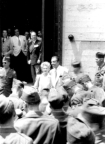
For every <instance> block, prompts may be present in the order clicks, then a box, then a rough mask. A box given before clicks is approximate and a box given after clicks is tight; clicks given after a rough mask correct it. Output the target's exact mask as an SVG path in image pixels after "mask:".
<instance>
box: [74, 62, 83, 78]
mask: <svg viewBox="0 0 105 144" xmlns="http://www.w3.org/2000/svg"><path fill="white" fill-rule="evenodd" d="M72 67H73V76H72V77H73V78H74V79H75V80H76V81H77V80H78V77H79V76H81V75H82V74H83V70H82V65H81V62H79V61H74V62H73V63H72Z"/></svg>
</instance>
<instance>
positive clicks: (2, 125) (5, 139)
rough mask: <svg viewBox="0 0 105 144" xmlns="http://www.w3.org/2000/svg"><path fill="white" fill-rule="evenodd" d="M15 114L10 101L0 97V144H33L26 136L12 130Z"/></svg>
mask: <svg viewBox="0 0 105 144" xmlns="http://www.w3.org/2000/svg"><path fill="white" fill-rule="evenodd" d="M15 119H16V113H15V109H14V105H13V103H12V101H11V100H9V99H8V98H6V97H5V96H3V95H1V96H0V144H4V143H5V144H7V143H8V144H33V141H32V139H31V138H29V137H28V136H26V135H24V134H21V133H20V132H18V131H17V130H16V129H15V128H14V121H15Z"/></svg>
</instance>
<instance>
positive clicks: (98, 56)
mask: <svg viewBox="0 0 105 144" xmlns="http://www.w3.org/2000/svg"><path fill="white" fill-rule="evenodd" d="M96 57H97V58H104V57H105V54H103V53H101V52H97V53H96Z"/></svg>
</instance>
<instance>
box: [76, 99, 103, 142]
mask: <svg viewBox="0 0 105 144" xmlns="http://www.w3.org/2000/svg"><path fill="white" fill-rule="evenodd" d="M77 118H78V119H80V120H82V121H83V122H84V123H86V124H87V125H88V126H89V127H90V128H91V129H92V131H93V132H94V133H95V144H104V143H105V136H104V134H105V108H104V107H101V106H99V105H97V103H94V102H92V100H90V101H87V102H86V103H85V104H84V106H83V109H82V111H81V113H79V114H78V116H77Z"/></svg>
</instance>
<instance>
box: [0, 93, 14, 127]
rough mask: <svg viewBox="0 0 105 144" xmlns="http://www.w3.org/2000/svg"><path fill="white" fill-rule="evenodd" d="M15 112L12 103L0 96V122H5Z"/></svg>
mask: <svg viewBox="0 0 105 144" xmlns="http://www.w3.org/2000/svg"><path fill="white" fill-rule="evenodd" d="M14 114H15V109H14V104H13V102H12V101H11V100H9V99H8V98H6V97H5V96H3V95H1V96H0V124H5V123H7V122H8V121H9V120H10V119H11V118H12V117H13V115H14Z"/></svg>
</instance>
